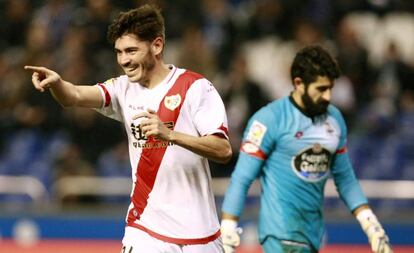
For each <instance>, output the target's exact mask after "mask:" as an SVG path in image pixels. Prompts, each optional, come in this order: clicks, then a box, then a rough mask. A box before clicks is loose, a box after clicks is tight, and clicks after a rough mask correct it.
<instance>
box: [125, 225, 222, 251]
mask: <svg viewBox="0 0 414 253" xmlns="http://www.w3.org/2000/svg"><path fill="white" fill-rule="evenodd" d="M223 252H224V249H223V243H222V241H221V237H218V238H217V239H216V240H214V241H211V242H209V243H207V244H187V245H180V244H174V243H169V242H164V241H161V240H158V239H156V238H154V237H152V236H150V235H149V234H147V233H145V232H144V231H141V230H139V229H137V228H132V227H126V228H125V234H124V238H123V239H122V250H121V253H223Z"/></svg>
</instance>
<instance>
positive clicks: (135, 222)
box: [98, 65, 228, 244]
mask: <svg viewBox="0 0 414 253" xmlns="http://www.w3.org/2000/svg"><path fill="white" fill-rule="evenodd" d="M170 68H171V71H170V73H169V74H168V76H167V77H166V78H165V80H164V81H162V82H161V83H160V84H159V85H157V86H156V87H154V88H153V89H148V88H145V87H143V86H142V85H140V84H139V83H131V82H130V81H129V80H128V77H127V76H120V77H118V78H114V79H110V80H108V81H106V82H105V83H100V84H98V85H99V87H101V91H102V96H103V97H104V104H103V106H102V108H100V109H98V111H99V112H100V113H102V114H104V115H105V116H108V117H111V118H113V119H116V120H119V121H122V122H124V124H125V128H126V131H127V135H128V143H129V155H130V160H131V166H132V179H133V188H132V193H131V204H130V206H129V209H128V214H127V218H126V220H127V225H128V226H130V227H135V228H138V229H141V230H143V231H145V232H147V233H148V234H150V235H151V236H153V237H155V238H157V239H160V240H163V241H166V242H171V243H177V244H200V243H208V242H210V241H213V240H215V239H216V238H217V237H219V236H220V226H219V222H218V217H217V213H216V207H215V202H214V196H213V193H212V189H211V175H210V169H209V166H208V161H207V159H206V158H204V157H202V156H199V155H197V154H195V153H193V152H191V151H189V150H187V149H185V148H182V147H180V146H178V145H173V144H171V143H168V142H165V141H160V140H157V139H155V138H153V137H150V138H148V139H147V138H145V136H144V135H143V134H142V132H141V128H140V121H141V120H142V119H138V120H133V119H132V118H133V116H135V115H137V114H139V113H141V112H143V111H146V110H147V109H148V108H149V109H153V110H155V111H157V115H158V116H159V118H160V119H161V121H163V122H164V124H166V125H167V126H168V127H169V128H170V129H174V130H175V131H178V132H182V133H186V134H189V135H193V136H205V135H211V134H216V135H220V136H223V137H224V138H228V137H227V117H226V113H225V109H224V104H223V102H222V100H221V98H220V96H219V94H218V92H217V91H216V89H215V88H214V87H213V85H212V84H211V83H210V82H209V81H208V80H207V79H205V78H204V77H203V76H201V75H199V74H196V73H194V72H190V71H188V70H185V69H179V68H176V67H174V66H172V65H171V66H170Z"/></svg>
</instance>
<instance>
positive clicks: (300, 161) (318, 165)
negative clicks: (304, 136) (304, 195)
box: [292, 143, 332, 182]
mask: <svg viewBox="0 0 414 253" xmlns="http://www.w3.org/2000/svg"><path fill="white" fill-rule="evenodd" d="M331 157H332V155H331V153H330V152H329V151H328V150H327V149H325V148H324V147H323V146H322V145H321V144H319V143H315V144H314V145H313V146H312V147H310V148H307V149H305V150H303V151H302V152H300V153H299V154H298V155H296V156H294V157H293V158H292V169H293V171H294V172H295V174H296V175H297V176H298V177H299V178H301V179H303V180H305V181H309V182H318V181H320V180H322V179H324V178H326V177H327V176H328V175H329V167H330V164H331Z"/></svg>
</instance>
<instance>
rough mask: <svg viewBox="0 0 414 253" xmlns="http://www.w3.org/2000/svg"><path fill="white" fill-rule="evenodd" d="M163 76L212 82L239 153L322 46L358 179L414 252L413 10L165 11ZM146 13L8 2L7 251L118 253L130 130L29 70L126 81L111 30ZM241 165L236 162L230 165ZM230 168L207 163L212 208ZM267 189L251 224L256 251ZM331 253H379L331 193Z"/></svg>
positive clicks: (246, 236) (3, 149)
mask: <svg viewBox="0 0 414 253" xmlns="http://www.w3.org/2000/svg"><path fill="white" fill-rule="evenodd" d="M154 2H156V3H157V4H158V5H159V6H161V7H162V8H163V10H164V11H163V14H164V16H165V19H166V27H167V31H166V33H167V34H166V35H167V45H166V51H165V58H166V60H167V62H168V63H170V62H171V63H174V64H175V65H177V66H180V67H185V68H189V69H192V70H195V71H198V72H200V73H203V74H204V75H205V76H206V77H207V78H208V79H210V80H211V81H212V82H213V83H214V85H215V86H216V88H217V89H218V90H219V92H220V93H221V95H222V97H223V99H224V101H225V104H226V107H227V111H228V116H229V123H230V126H229V127H230V134H231V136H230V137H231V142H232V145H233V149H234V150H235V151H237V150H238V146H239V144H240V143H239V141H240V136H241V133H242V131H243V127H244V124H245V122H246V119H247V118H248V117H249V116H250V115H251V114H252V112H254V111H255V110H257V109H258V108H259V107H260V106H262V105H263V104H265V103H267V102H268V101H270V100H273V99H276V98H278V97H281V96H283V95H286V94H289V91H290V89H291V85H290V81H289V75H288V73H289V72H288V71H289V66H290V63H291V60H292V57H293V55H294V54H295V52H296V50H297V49H298V48H300V47H302V46H304V45H306V44H309V43H320V44H322V45H324V46H325V47H327V48H328V49H329V50H330V51H331V52H332V53H333V54H334V55H335V57H336V58H337V59H338V61H339V64H340V66H341V68H342V71H343V75H342V77H341V78H340V79H339V80H337V82H336V88H335V89H334V94H333V103H334V104H336V105H337V106H338V107H340V108H341V109H342V111H343V113H344V115H345V117H346V119H347V123H348V127H349V144H348V145H349V150H350V154H351V158H352V159H353V163H354V165H355V170H356V174H357V175H358V177H359V178H360V179H361V183H362V185H363V188H364V189H365V191H366V193H367V195H368V197H369V198H370V201H371V205H372V207H373V209H374V210H375V212H376V213H377V216H379V218H380V219H381V221H382V223H383V224H384V227H385V228H386V230H387V232H388V234H389V236H390V238H391V241H392V242H393V244H394V245H395V252H414V131H413V127H414V93H413V88H414V83H413V82H414V70H413V69H414V2H413V1H410V0H192V1H189V0H176V1H167V0H158V1H154ZM141 3H143V1H110V0H74V1H65V0H50V1H46V0H0V16H1V17H2V20H1V23H0V252H1V253H9V252H13V253H19V252H39V253H48V252H88V253H93V252H119V250H120V240H121V238H122V233H123V226H124V224H123V219H124V215H125V211H126V208H127V205H128V194H129V191H130V187H131V186H130V181H129V180H130V179H129V178H130V173H131V172H130V167H129V159H128V153H127V144H126V139H125V136H124V130H123V127H122V125H120V124H119V123H117V122H115V121H111V120H109V119H104V118H103V117H102V116H100V115H98V114H97V113H95V112H93V111H92V110H84V109H74V108H70V109H62V108H61V107H60V106H58V105H57V104H56V103H55V102H54V101H53V100H52V98H51V96H50V94H47V92H46V93H45V94H43V93H38V92H36V91H35V90H34V88H33V87H32V85H31V82H30V80H31V78H30V74H29V73H26V72H25V71H24V70H23V66H24V65H26V64H30V65H44V66H47V67H51V68H53V69H55V70H57V71H58V72H59V73H60V74H61V75H62V77H63V78H65V79H68V80H70V81H72V82H75V83H85V84H94V83H96V82H103V81H105V80H106V79H108V78H110V77H113V76H115V75H118V74H120V72H119V69H118V67H117V65H116V59H115V54H114V53H113V50H112V48H111V46H110V45H109V44H108V43H107V42H106V39H105V36H106V29H107V26H108V24H109V23H110V22H111V20H112V19H113V17H114V16H115V15H116V14H117V13H118V11H121V10H126V9H128V8H132V7H135V6H138V5H139V4H141ZM236 157H237V154H236V156H235V158H236ZM233 163H234V161H232V163H230V164H229V165H226V166H220V165H217V164H211V165H212V166H211V167H212V168H211V169H212V175H213V181H214V191H215V193H216V196H217V208H218V210H220V206H221V201H222V197H223V193H224V190H225V187H226V185H227V180H228V176H229V175H230V174H231V171H232V166H233V165H232V164H233ZM257 194H258V185H257V184H256V185H254V187H252V189H251V195H250V196H249V198H248V201H247V205H246V209H245V212H244V214H243V217H242V226H243V228H244V233H243V247H241V248H240V250H239V252H244V253H247V252H260V249H259V248H258V246H257V240H256V222H255V221H256V217H257V210H258V208H259V201H258V198H257ZM327 196H328V197H327V199H326V203H325V204H326V208H325V212H326V218H327V222H326V228H327V234H326V240H325V241H326V247H325V248H324V249H323V250H322V252H325V253H326V252H370V251H369V247H368V245H367V244H366V237H365V235H364V234H363V232H362V231H361V230H360V228H359V225H358V224H357V222H356V221H355V220H354V219H353V218H352V216H351V215H350V214H349V212H348V211H347V210H346V208H345V206H344V205H343V204H342V203H341V202H340V200H339V199H338V198H337V196H336V194H335V190H334V189H333V187H332V185H328V187H327Z"/></svg>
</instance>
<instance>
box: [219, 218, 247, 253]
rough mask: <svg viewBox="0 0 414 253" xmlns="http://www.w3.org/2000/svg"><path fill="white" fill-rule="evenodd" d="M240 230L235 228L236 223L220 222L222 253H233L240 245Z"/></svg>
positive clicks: (232, 221)
mask: <svg viewBox="0 0 414 253" xmlns="http://www.w3.org/2000/svg"><path fill="white" fill-rule="evenodd" d="M241 232H242V229H241V228H239V227H237V221H235V220H230V219H223V220H222V221H221V239H222V240H223V248H224V253H234V252H235V251H236V247H237V246H239V245H240V234H241Z"/></svg>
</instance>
